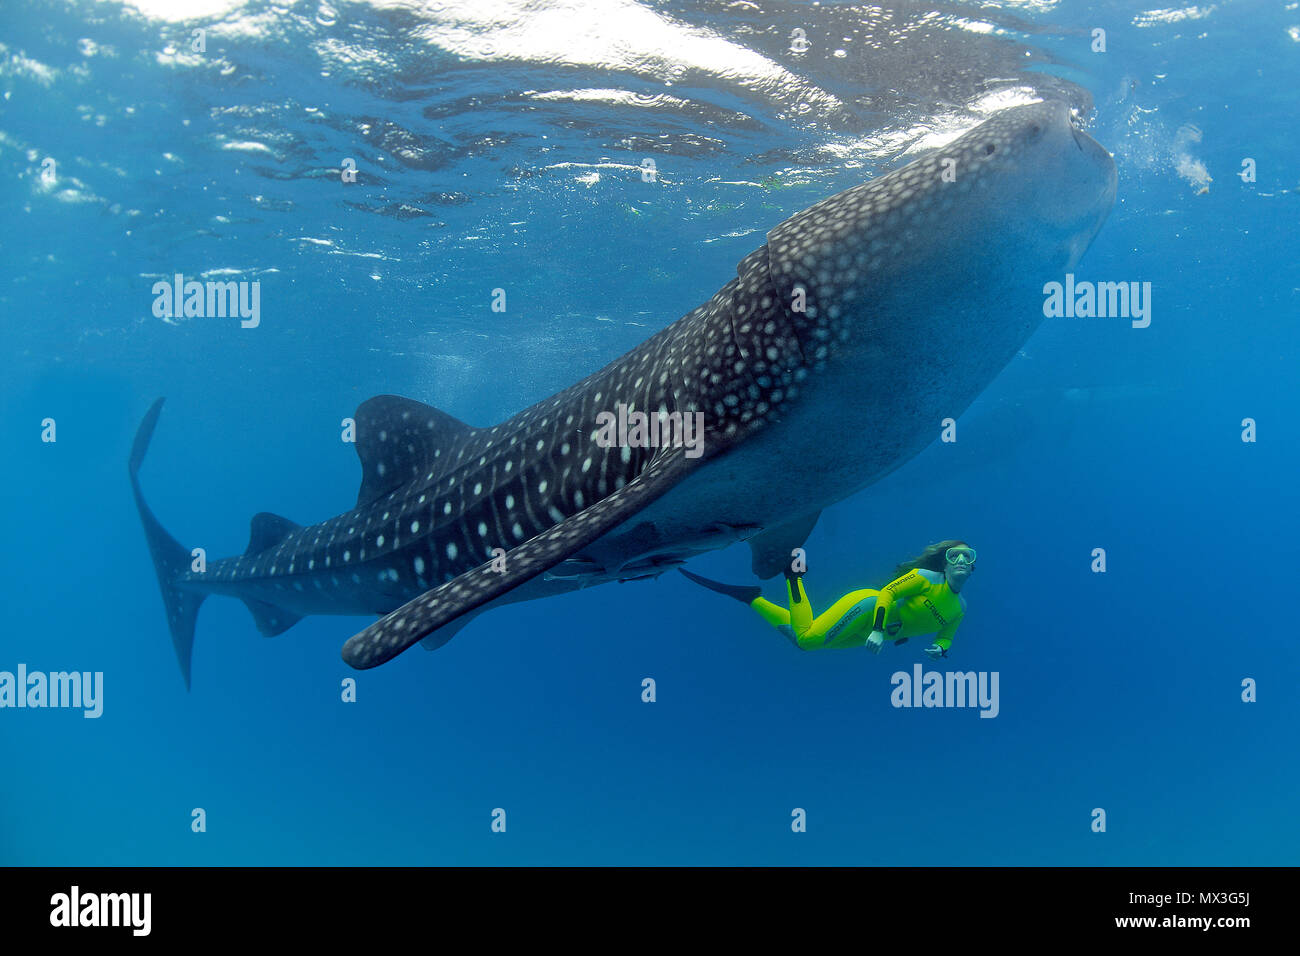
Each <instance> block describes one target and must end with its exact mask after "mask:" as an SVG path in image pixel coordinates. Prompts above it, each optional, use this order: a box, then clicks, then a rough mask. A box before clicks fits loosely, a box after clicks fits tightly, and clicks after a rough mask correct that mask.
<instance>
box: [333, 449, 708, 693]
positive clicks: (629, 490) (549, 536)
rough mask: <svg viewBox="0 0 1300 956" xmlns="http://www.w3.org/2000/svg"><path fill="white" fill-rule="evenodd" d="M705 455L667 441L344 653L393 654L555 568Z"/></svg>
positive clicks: (354, 660) (367, 660)
mask: <svg viewBox="0 0 1300 956" xmlns="http://www.w3.org/2000/svg"><path fill="white" fill-rule="evenodd" d="M705 460H707V459H706V458H688V457H686V449H685V448H683V447H673V448H669V449H666V450H664V451H662V452H661V453H660V454H659V455H657V456H655V457H654V458H653V459H651V461H650V463H649V464H648V465H647V466H646V467H645V469H644V470H643V471H642V472H641V474H639V475H637V477H636V478H634V479H632V481H630V482H628V483H627V484H626V485H624V486H623V487H622V488H620V489H619V490H618V491H616V492H614V493H613V494H612V495H609V496H607V497H605V498H602V499H601V500H600V501H597V502H596V503H595V504H593V505H591V506H590V507H587V508H584V509H583V510H582V511H579V512H578V513H577V514H574V515H570V516H569V517H568V518H565V519H564V520H563V521H561V522H560V523H559V524H556V525H553V526H552V527H550V528H548V529H547V530H546V531H543V532H542V533H541V534H539V535H537V536H536V537H533V538H530V539H529V540H527V541H525V542H524V543H523V544H521V545H519V546H518V547H517V548H515V549H514V550H512V551H510V552H508V553H507V554H506V556H505V560H504V564H505V570H504V571H502V570H494V565H495V566H496V567H498V568H499V567H500V564H501V562H499V561H488V562H485V563H484V564H481V565H479V566H478V567H477V568H475V569H473V570H472V571H466V572H465V573H464V574H462V575H461V576H460V577H458V578H454V579H452V580H451V581H448V582H446V583H445V584H440V585H439V586H438V587H436V588H433V589H431V590H429V591H425V592H424V593H423V594H421V595H420V596H419V597H417V598H415V599H414V600H412V601H408V602H407V603H406V604H404V605H402V606H401V607H399V608H398V609H397V610H396V611H393V612H392V613H390V614H388V615H386V616H384V617H382V618H380V619H379V620H378V621H376V622H375V623H374V624H371V625H370V626H369V627H368V628H366V629H365V630H364V631H361V632H360V633H358V634H355V635H353V636H352V637H351V638H350V639H349V640H348V641H347V643H345V644H344V645H343V660H344V661H346V662H347V663H348V664H350V665H351V666H352V667H355V668H357V669H358V670H365V669H366V668H369V667H377V666H378V665H380V664H383V663H384V662H386V661H389V660H392V659H393V658H394V657H396V656H397V655H398V654H400V653H402V651H404V650H406V649H407V648H408V647H410V646H411V645H412V644H414V643H416V642H417V641H419V640H421V639H422V638H423V637H424V636H425V635H427V634H429V633H431V632H433V631H436V630H437V629H438V628H440V627H444V626H446V625H448V624H450V623H452V622H453V621H455V620H457V619H458V618H460V617H461V616H462V615H464V614H467V613H468V612H470V611H472V610H474V609H475V608H478V607H482V606H483V605H484V604H487V603H488V602H489V601H492V600H495V599H496V598H498V597H500V596H501V595H503V594H505V593H506V592H508V591H512V590H514V589H515V588H516V587H518V586H519V585H521V584H523V583H524V582H526V581H529V580H531V579H532V578H534V577H536V576H537V575H539V574H541V573H542V572H543V571H546V570H547V569H548V568H553V567H555V565H557V564H559V563H560V562H561V561H564V560H565V559H566V558H568V557H570V556H571V555H573V554H575V553H577V552H578V551H580V550H582V549H583V548H585V547H587V546H588V545H590V544H591V543H592V542H593V541H595V540H597V539H598V538H600V537H601V536H602V535H604V534H606V533H607V532H608V531H609V530H610V529H612V528H615V527H617V526H618V525H620V524H622V523H623V522H624V521H627V520H628V519H629V518H630V517H632V516H633V515H634V514H636V513H637V512H638V511H640V510H641V509H642V508H644V507H646V506H647V505H649V504H650V503H651V502H652V501H654V500H655V499H656V498H658V497H660V496H661V495H663V494H664V493H665V492H667V491H669V490H670V489H672V487H673V486H674V485H676V484H677V483H678V482H679V481H681V480H682V478H683V477H685V475H686V474H687V473H689V472H690V471H691V470H693V469H694V468H695V467H696V466H697V465H698V464H699V463H701V462H703V461H705Z"/></svg>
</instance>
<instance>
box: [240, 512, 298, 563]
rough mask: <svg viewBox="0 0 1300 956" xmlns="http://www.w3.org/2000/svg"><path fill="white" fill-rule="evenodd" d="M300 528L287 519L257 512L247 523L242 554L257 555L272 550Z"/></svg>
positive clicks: (269, 513)
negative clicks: (246, 545) (245, 541)
mask: <svg viewBox="0 0 1300 956" xmlns="http://www.w3.org/2000/svg"><path fill="white" fill-rule="evenodd" d="M301 527H302V525H300V524H294V523H293V522H292V521H290V520H289V519H288V518H281V517H280V516H279V515H275V514H271V512H269V511H259V512H258V513H257V514H255V515H253V520H252V521H251V522H249V527H248V547H247V548H245V549H244V554H259V553H261V552H262V551H265V550H266V549H267V548H274V547H275V546H276V545H277V544H279V543H280V542H281V541H283V540H284V539H285V538H287V537H289V535H291V534H293V532H295V531H297V530H299V529H300V528H301Z"/></svg>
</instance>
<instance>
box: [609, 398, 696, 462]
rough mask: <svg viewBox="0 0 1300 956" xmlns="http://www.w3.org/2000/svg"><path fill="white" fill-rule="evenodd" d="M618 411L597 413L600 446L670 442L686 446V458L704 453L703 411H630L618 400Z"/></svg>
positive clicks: (646, 445)
mask: <svg viewBox="0 0 1300 956" xmlns="http://www.w3.org/2000/svg"><path fill="white" fill-rule="evenodd" d="M617 409H618V412H617V414H615V413H614V412H600V413H598V414H597V415H596V424H597V425H598V426H599V430H598V431H597V432H596V444H597V445H599V446H600V447H601V448H666V447H668V446H669V445H673V446H676V447H681V446H683V445H684V446H685V447H686V457H687V458H699V457H700V456H701V455H703V454H704V413H703V412H686V413H685V414H683V413H682V412H669V411H660V412H658V413H657V414H647V413H646V412H632V411H628V407H627V405H625V404H623V403H622V402H619V403H618V405H617Z"/></svg>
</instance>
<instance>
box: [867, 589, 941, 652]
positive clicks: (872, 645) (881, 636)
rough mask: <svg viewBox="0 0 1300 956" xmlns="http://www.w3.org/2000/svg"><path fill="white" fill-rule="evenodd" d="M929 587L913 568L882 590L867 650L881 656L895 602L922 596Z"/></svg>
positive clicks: (877, 599) (868, 637)
mask: <svg viewBox="0 0 1300 956" xmlns="http://www.w3.org/2000/svg"><path fill="white" fill-rule="evenodd" d="M929 586H930V582H929V581H927V580H926V579H925V578H924V577H923V576H922V575H920V574H917V573H916V569H915V568H913V569H912V570H911V571H908V572H907V573H906V574H904V575H903V576H902V577H900V578H896V579H894V580H893V581H890V582H889V583H888V584H886V585H885V586H884V587H883V588H881V589H880V596H879V597H877V598H876V613H875V616H874V618H873V620H872V622H871V633H870V634H869V635H868V636H867V644H866V647H867V650H869V651H871V653H873V654H879V653H880V648H881V647H883V646H884V644H885V621H887V620H888V619H889V612H890V610H892V609H893V607H894V602H895V601H896V600H899V599H904V600H905V599H907V598H910V597H911V596H912V595H914V594H922V593H924V592H925V590H926V588H928V587H929Z"/></svg>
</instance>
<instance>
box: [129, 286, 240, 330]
mask: <svg viewBox="0 0 1300 956" xmlns="http://www.w3.org/2000/svg"><path fill="white" fill-rule="evenodd" d="M153 296H154V300H153V314H154V316H155V317H156V318H159V319H179V318H186V319H203V318H217V319H224V318H234V317H236V316H238V317H239V319H240V322H239V324H240V326H241V327H243V328H245V329H255V328H257V327H258V326H259V325H260V324H261V322H262V283H261V280H258V279H254V280H253V281H252V282H247V281H244V280H240V281H238V282H236V281H234V280H231V281H228V282H214V281H212V280H211V279H209V280H208V281H207V282H199V281H198V280H197V279H191V280H190V281H188V282H186V281H185V276H184V275H182V274H181V273H179V272H178V273H176V275H175V276H174V277H173V278H172V281H171V282H166V281H164V280H159V281H158V282H155V283H154V284H153Z"/></svg>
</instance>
